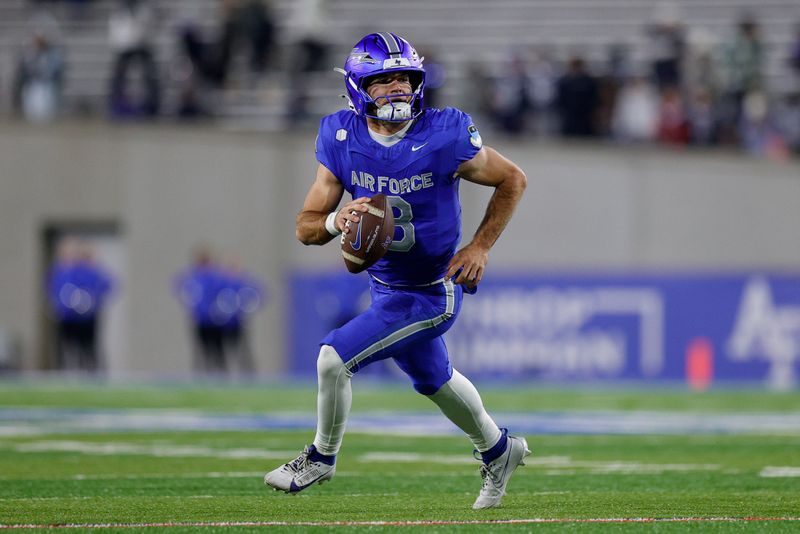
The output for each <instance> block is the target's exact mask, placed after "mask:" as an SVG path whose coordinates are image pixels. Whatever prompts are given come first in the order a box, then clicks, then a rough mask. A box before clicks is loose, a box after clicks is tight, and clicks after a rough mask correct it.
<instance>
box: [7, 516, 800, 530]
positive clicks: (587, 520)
mask: <svg viewBox="0 0 800 534" xmlns="http://www.w3.org/2000/svg"><path fill="white" fill-rule="evenodd" d="M778 521H800V517H602V518H566V517H556V518H530V519H485V520H481V519H477V520H446V519H442V520H431V521H209V522H200V521H197V522H164V523H159V522H154V523H66V524H58V525H48V524H18V525H13V524H12V525H0V529H39V528H40V529H61V528H156V527H164V528H171V527H294V526H302V527H374V526H377V527H380V526H391V527H413V526H447V525H530V524H537V523H694V522H697V523H739V522H778Z"/></svg>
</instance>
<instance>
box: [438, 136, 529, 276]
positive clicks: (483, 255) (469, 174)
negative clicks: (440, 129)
mask: <svg viewBox="0 0 800 534" xmlns="http://www.w3.org/2000/svg"><path fill="white" fill-rule="evenodd" d="M458 175H459V176H460V177H461V178H463V179H464V180H467V181H470V182H473V183H476V184H480V185H486V186H489V187H494V194H493V195H492V198H491V199H490V200H489V205H488V206H487V207H486V214H485V215H484V216H483V220H482V221H481V224H480V225H479V226H478V231H477V232H475V236H474V237H473V238H472V241H470V242H469V243H468V244H467V245H466V246H465V247H463V248H462V249H461V250H459V251H458V252H456V254H455V256H453V259H452V260H450V265H449V266H448V269H447V277H448V278H452V277H453V276H454V275H455V274H456V273H457V272H458V270H459V269H461V272H460V273H459V275H458V278H456V279H455V283H457V284H466V285H467V286H469V287H474V286H476V285H478V282H480V281H481V278H482V277H483V271H484V269H485V268H486V263H487V261H488V260H489V249H491V248H492V245H494V243H495V241H497V238H498V237H500V234H501V233H502V231H503V229H504V228H505V227H506V224H508V221H509V220H510V219H511V215H512V214H513V213H514V208H516V207H517V204H518V203H519V201H520V199H521V198H522V193H523V192H524V191H525V187H526V186H527V183H528V179H527V178H526V177H525V173H524V172H522V169H520V168H519V167H517V166H516V165H515V164H514V163H513V162H512V161H510V160H509V159H507V158H505V157H503V156H502V155H501V154H500V153H499V152H497V151H496V150H495V149H493V148H490V147H488V146H484V147H483V148H481V150H480V151H478V153H477V154H475V157H473V158H472V159H471V160H469V161H465V162H463V163H462V164H461V165H459V167H458Z"/></svg>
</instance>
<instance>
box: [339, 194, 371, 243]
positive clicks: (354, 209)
mask: <svg viewBox="0 0 800 534" xmlns="http://www.w3.org/2000/svg"><path fill="white" fill-rule="evenodd" d="M369 200H370V199H369V197H359V198H356V199H353V200H351V201H350V202H348V203H347V204H345V205H344V206H342V209H340V210H339V213H337V214H336V227H337V228H338V229H339V230H341V231H342V232H343V233H345V234H347V233H350V225H351V224H358V221H359V220H360V219H361V217H360V214H361V213H364V212H365V211H367V206H365V204H366V203H367V202H369Z"/></svg>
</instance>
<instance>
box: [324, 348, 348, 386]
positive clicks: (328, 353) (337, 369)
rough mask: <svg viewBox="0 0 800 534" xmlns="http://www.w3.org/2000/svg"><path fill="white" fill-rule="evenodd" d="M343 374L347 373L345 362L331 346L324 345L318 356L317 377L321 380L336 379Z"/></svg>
mask: <svg viewBox="0 0 800 534" xmlns="http://www.w3.org/2000/svg"><path fill="white" fill-rule="evenodd" d="M342 373H347V370H346V369H345V366H344V362H343V361H342V358H341V357H340V356H339V353H338V352H336V349H334V348H333V347H331V346H330V345H323V346H322V348H320V349H319V356H317V376H318V377H319V378H321V379H322V378H336V377H337V376H339V375H340V374H342Z"/></svg>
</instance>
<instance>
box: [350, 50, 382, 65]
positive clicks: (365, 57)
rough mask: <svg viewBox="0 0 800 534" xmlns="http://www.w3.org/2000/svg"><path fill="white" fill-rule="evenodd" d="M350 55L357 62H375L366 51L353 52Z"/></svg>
mask: <svg viewBox="0 0 800 534" xmlns="http://www.w3.org/2000/svg"><path fill="white" fill-rule="evenodd" d="M350 57H351V58H352V59H353V61H356V62H357V63H369V64H370V65H374V64H375V63H377V61H375V60H374V59H372V56H370V55H369V54H368V53H367V52H353V53H352V54H350Z"/></svg>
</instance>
